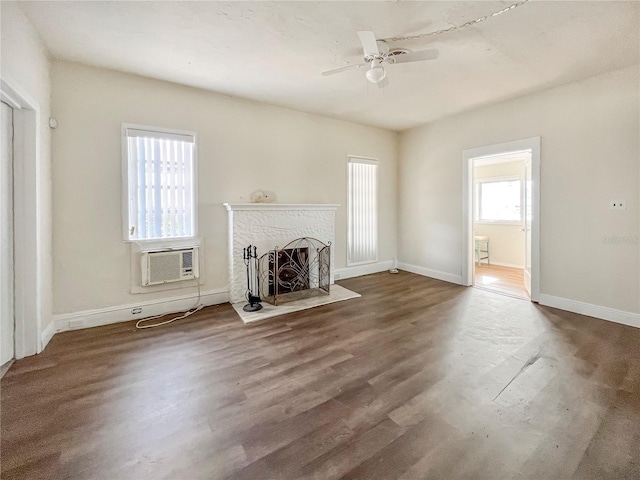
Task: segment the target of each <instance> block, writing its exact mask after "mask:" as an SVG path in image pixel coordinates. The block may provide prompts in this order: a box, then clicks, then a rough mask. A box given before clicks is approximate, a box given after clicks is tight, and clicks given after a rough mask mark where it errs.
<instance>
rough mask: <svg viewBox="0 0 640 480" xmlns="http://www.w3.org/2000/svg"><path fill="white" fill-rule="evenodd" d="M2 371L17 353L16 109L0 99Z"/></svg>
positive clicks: (0, 318) (0, 322)
mask: <svg viewBox="0 0 640 480" xmlns="http://www.w3.org/2000/svg"><path fill="white" fill-rule="evenodd" d="M0 107H1V111H0V113H1V117H0V127H1V128H0V129H1V132H0V372H2V373H4V372H5V371H6V369H7V368H8V365H10V363H11V361H12V360H13V359H14V356H15V333H14V332H15V311H14V278H13V272H14V264H13V259H14V235H13V211H14V207H13V183H14V181H13V108H11V107H10V106H9V105H7V104H6V103H4V102H0Z"/></svg>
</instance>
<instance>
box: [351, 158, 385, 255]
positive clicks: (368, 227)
mask: <svg viewBox="0 0 640 480" xmlns="http://www.w3.org/2000/svg"><path fill="white" fill-rule="evenodd" d="M348 197H349V198H348V201H349V211H348V227H349V228H348V240H347V242H348V252H347V265H358V264H361V263H371V262H376V261H378V162H377V161H376V160H370V159H365V158H356V157H349V194H348Z"/></svg>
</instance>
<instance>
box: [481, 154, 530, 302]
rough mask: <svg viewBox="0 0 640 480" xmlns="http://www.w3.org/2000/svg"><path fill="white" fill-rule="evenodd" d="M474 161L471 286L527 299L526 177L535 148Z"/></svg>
mask: <svg viewBox="0 0 640 480" xmlns="http://www.w3.org/2000/svg"><path fill="white" fill-rule="evenodd" d="M470 162H471V166H472V168H473V196H472V203H473V207H472V211H473V243H474V252H475V257H474V269H473V273H474V275H473V282H472V284H473V286H475V287H478V288H483V289H485V290H490V291H493V292H497V293H502V294H505V295H511V296H514V297H517V298H523V299H529V295H530V294H529V291H528V289H527V288H526V285H525V280H524V271H525V264H526V260H525V256H526V255H527V248H526V245H525V243H526V237H525V230H526V229H525V224H524V215H525V208H524V205H525V190H526V185H525V182H524V177H525V168H526V165H527V164H528V163H529V164H530V162H531V150H524V151H521V152H511V153H505V154H499V155H490V156H485V157H478V158H472V159H471V160H470ZM529 252H530V250H529Z"/></svg>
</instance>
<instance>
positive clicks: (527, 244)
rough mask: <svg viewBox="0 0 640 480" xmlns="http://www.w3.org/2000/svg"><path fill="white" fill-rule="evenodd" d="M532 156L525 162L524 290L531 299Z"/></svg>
mask: <svg viewBox="0 0 640 480" xmlns="http://www.w3.org/2000/svg"><path fill="white" fill-rule="evenodd" d="M531 189H532V179H531V156H529V158H528V159H526V160H525V161H524V289H525V290H526V291H527V294H528V295H529V298H531V223H532V218H533V209H532V199H533V196H532V194H531Z"/></svg>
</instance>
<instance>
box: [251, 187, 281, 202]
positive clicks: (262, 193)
mask: <svg viewBox="0 0 640 480" xmlns="http://www.w3.org/2000/svg"><path fill="white" fill-rule="evenodd" d="M277 200H278V198H277V197H276V194H275V193H274V192H270V191H269V190H256V191H255V192H253V193H252V194H251V202H252V203H273V202H276V201H277Z"/></svg>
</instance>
